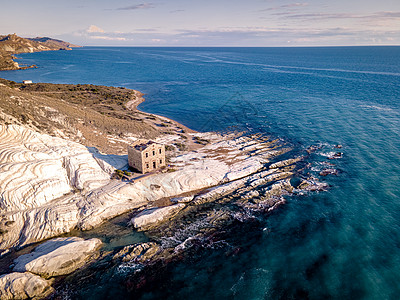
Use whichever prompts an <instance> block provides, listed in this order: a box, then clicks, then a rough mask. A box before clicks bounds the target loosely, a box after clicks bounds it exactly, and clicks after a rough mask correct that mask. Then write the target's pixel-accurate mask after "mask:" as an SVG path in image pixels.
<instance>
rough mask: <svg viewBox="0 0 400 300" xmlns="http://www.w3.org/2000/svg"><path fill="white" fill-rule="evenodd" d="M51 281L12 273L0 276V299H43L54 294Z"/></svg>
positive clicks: (30, 275)
mask: <svg viewBox="0 0 400 300" xmlns="http://www.w3.org/2000/svg"><path fill="white" fill-rule="evenodd" d="M50 284H51V281H50V280H46V279H43V278H42V277H40V276H37V275H34V274H31V273H29V272H25V273H17V272H14V273H10V274H5V275H2V276H0V299H1V300H6V299H32V298H43V297H46V296H48V295H50V294H51V293H52V292H53V288H52V287H51V286H50Z"/></svg>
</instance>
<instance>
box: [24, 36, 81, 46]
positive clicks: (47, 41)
mask: <svg viewBox="0 0 400 300" xmlns="http://www.w3.org/2000/svg"><path fill="white" fill-rule="evenodd" d="M28 40H30V41H35V42H40V43H42V44H44V45H46V46H49V47H59V48H60V49H65V48H78V47H81V46H78V45H74V44H71V43H68V42H64V41H62V40H57V39H52V38H49V37H35V38H28Z"/></svg>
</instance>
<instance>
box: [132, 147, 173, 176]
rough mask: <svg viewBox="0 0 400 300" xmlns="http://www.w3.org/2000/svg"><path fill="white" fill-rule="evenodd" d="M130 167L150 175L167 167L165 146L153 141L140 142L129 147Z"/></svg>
mask: <svg viewBox="0 0 400 300" xmlns="http://www.w3.org/2000/svg"><path fill="white" fill-rule="evenodd" d="M128 162H129V166H130V167H132V168H134V169H136V170H138V171H139V172H141V173H148V172H150V171H153V170H157V169H159V168H161V167H163V166H165V165H166V163H165V146H164V145H162V144H158V143H156V142H153V141H147V140H139V141H137V142H136V143H134V144H133V145H129V146H128Z"/></svg>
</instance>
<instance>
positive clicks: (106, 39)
mask: <svg viewBox="0 0 400 300" xmlns="http://www.w3.org/2000/svg"><path fill="white" fill-rule="evenodd" d="M89 38H90V39H93V40H105V41H127V40H128V39H127V38H124V37H113V36H103V35H92V36H90V37H89Z"/></svg>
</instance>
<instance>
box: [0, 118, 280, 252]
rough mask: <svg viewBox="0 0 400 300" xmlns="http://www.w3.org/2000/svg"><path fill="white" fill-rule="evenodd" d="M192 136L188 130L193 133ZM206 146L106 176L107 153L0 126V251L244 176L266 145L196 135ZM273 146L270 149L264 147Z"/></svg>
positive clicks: (259, 163) (260, 161)
mask: <svg viewBox="0 0 400 300" xmlns="http://www.w3.org/2000/svg"><path fill="white" fill-rule="evenodd" d="M196 135H197V136H198V135H199V134H194V136H196ZM202 137H204V138H207V139H208V140H209V141H210V143H209V144H208V145H206V146H204V147H201V148H200V149H198V150H197V151H194V152H189V153H186V154H183V155H181V156H178V157H176V158H173V159H172V161H171V163H170V168H171V169H173V170H174V172H167V173H159V174H155V175H152V176H148V177H146V178H143V179H141V180H138V181H134V182H122V181H120V180H111V179H110V172H112V170H113V168H112V167H111V166H110V164H109V163H108V162H112V161H118V164H120V165H122V164H123V161H122V157H123V156H121V158H117V157H115V156H113V157H111V156H110V157H108V156H107V155H100V154H99V153H95V151H93V149H88V148H87V147H85V146H83V145H81V144H78V143H75V142H71V141H68V140H65V139H61V138H56V137H52V136H49V135H45V134H40V133H37V132H34V131H32V130H30V129H27V128H25V127H22V126H17V125H8V126H7V125H0V208H1V212H0V232H1V234H0V250H1V249H3V250H4V249H7V248H9V247H15V246H23V245H26V244H29V243H33V242H37V241H40V240H43V239H47V238H50V237H53V236H57V235H60V234H62V233H66V232H69V231H70V230H72V229H73V228H78V229H83V230H85V229H90V228H93V227H94V226H97V225H99V224H101V223H102V222H104V221H105V220H107V219H110V218H112V217H115V216H117V215H119V214H122V213H124V212H127V211H130V210H132V209H134V208H138V207H140V206H143V205H146V204H147V203H149V202H151V201H155V200H158V199H161V198H165V197H174V196H179V195H181V194H184V193H187V192H191V191H195V190H199V189H204V188H206V187H212V186H216V185H219V184H221V183H224V182H228V181H231V180H235V179H238V178H241V177H244V176H248V175H250V174H252V173H254V172H256V171H258V170H259V169H260V168H262V167H263V165H264V163H265V162H266V161H267V159H268V157H269V156H270V152H271V149H272V147H271V145H270V144H271V143H258V142H255V141H253V140H251V139H249V138H245V137H240V138H236V137H235V136H227V137H225V138H224V137H221V136H220V135H216V134H203V135H202ZM272 151H275V150H272Z"/></svg>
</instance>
